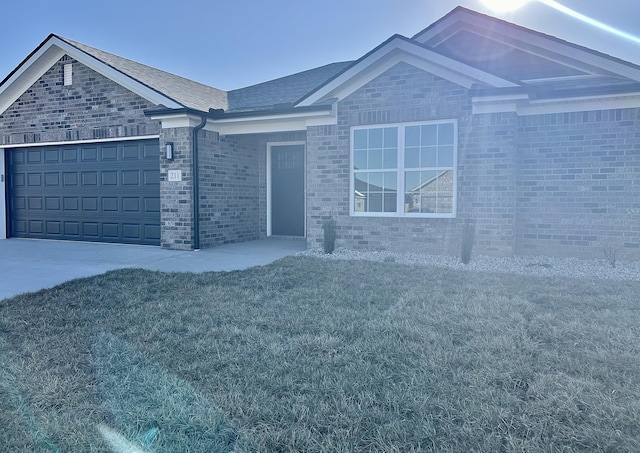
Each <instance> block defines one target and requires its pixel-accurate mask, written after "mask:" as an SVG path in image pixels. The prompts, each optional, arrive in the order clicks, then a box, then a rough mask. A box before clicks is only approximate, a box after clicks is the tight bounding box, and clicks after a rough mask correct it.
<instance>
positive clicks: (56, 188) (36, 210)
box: [8, 140, 160, 245]
mask: <svg viewBox="0 0 640 453" xmlns="http://www.w3.org/2000/svg"><path fill="white" fill-rule="evenodd" d="M8 157H9V158H8V162H9V179H10V184H9V187H10V194H9V200H10V207H9V216H10V221H9V226H10V235H11V236H14V237H33V238H48V239H72V240H83V241H100V242H124V243H135V244H152V245H159V244H160V160H159V159H160V153H159V149H158V142H157V140H145V141H132V142H120V143H104V144H97V145H96V144H92V145H84V146H69V145H66V146H53V147H34V148H24V149H22V148H21V149H15V150H9V153H8Z"/></svg>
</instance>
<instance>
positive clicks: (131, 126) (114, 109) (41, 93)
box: [0, 55, 159, 144]
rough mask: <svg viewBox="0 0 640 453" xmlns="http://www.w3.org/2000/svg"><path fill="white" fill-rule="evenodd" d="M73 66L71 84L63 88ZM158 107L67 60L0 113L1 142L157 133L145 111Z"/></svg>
mask: <svg viewBox="0 0 640 453" xmlns="http://www.w3.org/2000/svg"><path fill="white" fill-rule="evenodd" d="M68 65H71V68H72V83H71V85H65V84H64V71H65V66H68ZM152 107H155V105H154V104H151V103H150V102H149V101H147V100H146V99H144V98H142V97H141V96H139V95H137V94H136V93H133V92H132V91H129V90H127V89H125V88H124V87H122V86H121V85H119V84H117V83H115V82H114V81H112V80H111V79H108V78H107V77H105V76H103V75H101V74H100V73H98V72H96V71H94V70H93V69H91V68H89V67H87V66H86V65H83V64H82V63H80V62H78V61H77V60H74V59H71V58H70V57H68V56H66V55H65V56H63V57H62V58H61V59H60V60H58V61H57V62H55V63H54V64H53V65H52V66H51V67H50V68H49V70H47V71H46V72H45V73H44V74H43V75H42V76H41V77H40V78H39V79H38V80H36V82H34V83H33V84H32V85H31V86H30V87H28V88H27V89H26V90H25V92H24V93H22V95H21V96H20V97H19V98H18V99H16V101H14V102H13V104H11V105H10V106H9V107H8V108H6V109H5V111H4V112H3V113H2V114H1V115H0V118H1V119H2V121H0V143H5V144H8V143H13V144H15V143H26V142H42V141H45V142H53V141H70V140H86V139H101V138H104V137H106V136H118V137H119V136H142V135H149V134H157V133H158V132H159V126H158V125H157V124H156V123H155V122H151V121H149V120H148V119H147V118H146V117H145V115H144V110H146V109H148V108H152Z"/></svg>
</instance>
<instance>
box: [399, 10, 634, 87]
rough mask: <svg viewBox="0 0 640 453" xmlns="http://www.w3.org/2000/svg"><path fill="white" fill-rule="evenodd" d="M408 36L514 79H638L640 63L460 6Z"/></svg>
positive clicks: (519, 80)
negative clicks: (638, 64)
mask: <svg viewBox="0 0 640 453" xmlns="http://www.w3.org/2000/svg"><path fill="white" fill-rule="evenodd" d="M412 39H414V40H415V41H417V42H419V43H421V44H423V45H425V46H427V47H429V48H432V49H434V50H437V51H439V52H442V53H444V54H445V55H449V56H451V57H452V58H455V59H459V60H460V61H464V62H465V63H467V64H469V65H471V66H473V67H476V68H479V69H482V70H485V71H487V72H490V73H492V74H496V75H499V76H501V77H505V78H507V79H509V80H513V81H515V82H517V83H523V82H526V83H538V82H544V81H556V80H563V79H564V80H571V79H582V78H617V79H619V80H625V81H627V82H637V81H640V67H639V66H636V65H634V64H632V63H629V62H626V61H623V60H620V59H617V58H614V57H611V56H609V55H605V54H602V53H600V52H597V51H594V50H592V49H588V48H586V47H582V46H579V45H576V44H573V43H570V42H567V41H563V40H561V39H558V38H555V37H553V36H549V35H545V34H543V33H539V32H536V31H534V30H530V29H527V28H524V27H520V26H518V25H515V24H512V23H509V22H506V21H503V20H500V19H496V18H494V17H490V16H486V15H484V14H480V13H477V12H475V11H471V10H468V9H465V8H462V7H458V8H456V9H454V10H453V11H452V12H451V13H449V14H448V15H446V16H445V17H443V18H442V19H440V20H439V21H437V22H435V23H434V24H432V25H431V26H429V27H427V28H426V29H424V30H423V31H421V32H420V33H418V34H416V35H415V36H414V37H413V38H412Z"/></svg>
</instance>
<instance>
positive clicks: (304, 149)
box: [267, 141, 307, 238]
mask: <svg viewBox="0 0 640 453" xmlns="http://www.w3.org/2000/svg"><path fill="white" fill-rule="evenodd" d="M287 145H291V146H300V145H302V174H303V185H304V201H303V208H302V217H303V225H304V231H303V234H302V236H300V237H302V238H306V237H307V142H306V141H292V142H267V237H269V236H271V235H272V233H271V231H272V230H271V208H272V203H271V148H272V147H274V146H287Z"/></svg>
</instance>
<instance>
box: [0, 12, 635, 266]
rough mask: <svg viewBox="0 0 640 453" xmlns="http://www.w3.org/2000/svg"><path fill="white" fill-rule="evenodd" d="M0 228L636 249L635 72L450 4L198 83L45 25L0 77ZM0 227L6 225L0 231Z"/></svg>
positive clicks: (446, 248)
mask: <svg viewBox="0 0 640 453" xmlns="http://www.w3.org/2000/svg"><path fill="white" fill-rule="evenodd" d="M0 159H3V161H4V165H0V168H4V175H3V178H2V180H3V181H4V182H3V183H0V191H1V193H0V200H2V201H0V203H4V200H6V205H5V206H3V205H0V212H2V215H3V216H4V218H3V221H0V225H2V226H1V227H0V228H2V230H0V236H2V237H28V238H48V239H73V240H82V241H107V242H121V243H138V244H152V245H160V246H162V247H166V248H172V249H197V248H203V247H213V246H216V245H218V244H222V243H228V242H238V241H247V240H253V239H259V238H264V237H270V236H285V237H299V238H303V239H306V241H307V243H308V245H309V246H311V247H320V246H321V244H322V224H323V222H325V221H326V220H328V219H330V218H333V219H335V220H336V221H337V226H338V239H337V241H338V245H339V246H344V247H350V248H356V249H387V250H398V251H402V250H412V251H422V252H429V253H450V254H458V253H459V249H460V243H461V234H462V229H463V225H464V224H465V223H466V222H473V223H475V225H476V235H475V237H476V251H478V252H482V253H489V254H494V255H513V254H529V255H536V254H549V255H563V256H581V257H582V256H583V257H599V256H600V255H601V248H602V246H603V245H607V244H608V245H611V244H615V245H617V246H620V247H624V248H626V249H628V250H630V251H634V250H637V249H638V247H639V245H640V197H638V195H639V192H640V66H637V65H635V64H632V63H629V62H626V61H623V60H620V59H617V58H614V57H611V56H608V55H605V54H602V53H599V52H596V51H594V50H591V49H587V48H585V47H581V46H579V45H576V44H572V43H569V42H566V41H563V40H560V39H557V38H555V37H552V36H548V35H545V34H541V33H539V32H536V31H533V30H529V29H526V28H523V27H520V26H517V25H514V24H511V23H508V22H505V21H502V20H498V19H496V18H492V17H489V16H486V15H482V14H479V13H476V12H474V11H470V10H468V9H465V8H461V7H459V8H456V9H454V10H453V11H451V12H450V13H449V14H448V15H446V16H444V17H443V18H441V19H440V20H438V21H437V22H435V23H434V24H432V25H430V26H429V27H427V28H426V29H424V30H423V31H421V32H420V33H418V34H417V35H415V36H413V37H412V38H406V37H403V36H399V35H395V36H392V37H390V38H389V39H388V40H387V41H385V42H383V43H382V44H380V45H379V46H378V47H376V48H375V49H373V50H371V51H370V52H369V53H367V54H366V55H364V56H362V57H361V58H359V59H358V60H355V61H352V62H341V63H335V64H330V65H326V66H322V67H319V68H316V69H312V70H309V71H305V72H302V73H298V74H293V75H291V76H288V77H284V78H281V79H277V80H272V81H268V82H265V83H262V84H258V85H254V86H250V87H247V88H242V89H238V90H233V91H229V92H225V91H221V90H217V89H215V88H212V87H208V86H205V85H202V84H199V83H196V82H193V81H190V80H186V79H184V78H181V77H178V76H176V75H173V74H169V73H166V72H163V71H160V70H158V69H154V68H151V67H148V66H145V65H142V64H140V63H137V62H134V61H131V60H127V59H125V58H122V57H119V56H116V55H112V54H109V53H107V52H104V51H101V50H98V49H95V48H92V47H89V46H87V45H84V44H81V43H78V42H75V41H72V40H70V39H67V38H63V37H60V36H57V35H50V36H49V37H48V38H46V39H45V40H44V42H42V44H40V45H39V46H38V47H37V48H36V49H35V50H34V51H33V52H32V53H31V54H30V55H29V56H27V58H26V59H25V60H24V61H23V62H22V63H21V64H20V65H19V66H18V67H17V68H16V69H15V70H14V71H13V72H11V73H10V74H9V75H8V76H7V77H6V78H5V79H4V80H3V81H2V83H1V84H0ZM5 224H6V230H5Z"/></svg>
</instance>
